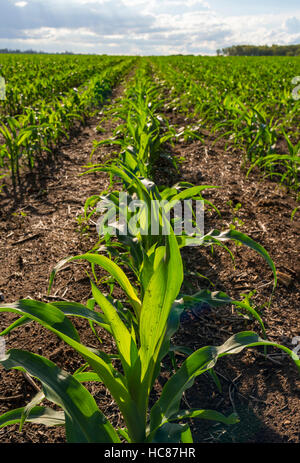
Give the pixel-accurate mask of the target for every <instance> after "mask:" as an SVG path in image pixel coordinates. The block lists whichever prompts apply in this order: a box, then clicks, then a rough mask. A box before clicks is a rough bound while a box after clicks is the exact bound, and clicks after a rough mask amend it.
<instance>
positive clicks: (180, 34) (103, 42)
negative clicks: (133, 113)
mask: <svg viewBox="0 0 300 463" xmlns="http://www.w3.org/2000/svg"><path fill="white" fill-rule="evenodd" d="M0 6H1V21H2V24H3V27H2V28H1V30H0V48H4V47H8V48H14V47H15V48H16V47H18V48H22V49H26V48H29V47H32V48H36V49H39V50H40V49H44V50H45V51H61V50H65V49H68V50H70V51H74V52H83V53H84V52H94V53H106V52H107V53H110V52H111V51H112V50H113V52H114V53H119V54H121V53H127V54H137V53H138V54H171V53H195V54H198V53H199V54H204V53H207V54H215V51H216V49H217V48H223V47H226V46H229V45H233V44H238V43H239V44H242V43H243V44H245V43H249V44H269V45H271V44H273V43H280V44H289V43H296V42H297V41H298V42H299V41H300V9H299V10H297V11H294V12H293V14H292V15H291V14H279V13H278V14H257V15H239V16H237V15H236V16H234V15H232V16H230V15H228V14H227V15H226V16H224V15H222V14H220V13H219V12H218V10H213V9H212V8H211V7H210V4H209V2H208V1H206V0H186V1H183V0H148V1H145V0H64V1H61V0H47V2H43V1H42V0H30V1H28V2H26V1H17V2H15V1H13V0H11V1H9V2H7V0H0ZM25 6H26V8H25Z"/></svg>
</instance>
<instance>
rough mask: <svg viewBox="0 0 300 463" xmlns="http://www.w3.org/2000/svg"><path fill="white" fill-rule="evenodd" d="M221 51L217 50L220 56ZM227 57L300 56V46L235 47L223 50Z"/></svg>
mask: <svg viewBox="0 0 300 463" xmlns="http://www.w3.org/2000/svg"><path fill="white" fill-rule="evenodd" d="M219 52H220V50H217V54H218V55H219ZM222 53H223V54H224V55H225V56H299V55H300V44H299V45H275V44H273V45H272V46H271V47H270V46H268V45H233V46H232V47H227V48H223V49H222Z"/></svg>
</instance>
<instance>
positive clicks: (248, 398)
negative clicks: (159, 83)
mask: <svg viewBox="0 0 300 463" xmlns="http://www.w3.org/2000/svg"><path fill="white" fill-rule="evenodd" d="M121 92H122V88H119V89H118V90H117V91H116V92H115V94H114V97H115V98H116V97H117V96H118V95H120V94H121ZM173 122H174V123H176V124H178V125H181V123H182V121H181V120H180V117H179V116H177V115H176V117H175V118H174V121H173ZM98 123H99V119H98V118H94V119H93V120H91V121H90V122H89V124H88V125H87V127H86V128H84V130H83V131H81V132H80V133H78V135H77V136H76V137H75V138H72V139H71V141H70V142H68V143H66V144H65V145H64V146H62V147H61V148H60V150H59V163H58V164H57V165H56V167H54V166H53V165H48V166H47V165H45V166H44V169H43V170H42V171H40V172H39V176H38V181H37V184H36V186H35V187H34V188H31V189H29V190H28V191H27V194H26V195H24V196H23V199H22V200H20V201H19V203H18V204H17V207H16V206H12V203H11V198H10V197H9V196H7V197H3V198H2V200H1V201H2V204H1V212H0V216H1V223H0V237H1V241H0V259H1V263H2V265H1V271H0V292H2V293H3V294H4V296H5V301H6V302H13V301H15V300H17V299H19V298H26V297H30V298H34V299H38V300H43V301H50V302H51V299H48V298H47V297H46V295H47V294H46V293H47V286H48V278H49V273H50V271H51V269H52V268H53V266H54V265H55V264H56V263H57V262H58V261H59V260H60V259H62V258H64V257H66V256H68V255H74V254H79V253H82V252H85V251H87V250H89V249H90V247H91V246H92V245H93V244H94V243H95V236H96V235H95V232H94V230H93V229H92V228H91V230H90V235H89V236H86V235H81V234H80V233H79V232H78V231H77V229H78V224H77V222H76V220H75V217H76V216H77V217H78V216H79V214H82V212H83V205H84V202H85V200H86V198H87V197H88V196H91V195H92V194H97V193H99V192H100V191H102V190H104V189H105V188H106V187H107V186H108V178H107V176H106V175H104V174H103V175H102V174H99V173H98V174H95V175H94V174H93V175H89V176H83V177H79V176H78V174H79V173H80V172H82V171H83V169H82V166H83V165H84V164H86V163H87V162H88V160H89V156H90V152H91V149H92V141H93V139H95V138H97V139H101V138H107V137H109V136H110V134H111V131H112V128H113V127H114V125H112V124H111V122H110V121H106V122H105V123H104V129H105V131H104V132H103V134H97V133H96V131H95V128H96V126H97V124H98ZM212 141H213V140H212V139H211V138H210V137H209V136H208V135H207V134H206V138H205V144H204V145H203V144H202V143H201V142H192V143H181V144H177V145H176V146H175V148H174V149H171V148H170V150H172V152H173V154H174V155H178V156H179V157H180V156H184V157H185V161H184V162H183V164H182V165H181V167H180V171H181V173H182V174H181V175H180V179H182V180H187V181H190V182H194V183H195V184H200V183H203V184H212V185H220V186H221V187H222V188H221V189H219V190H213V191H208V192H207V194H205V197H206V198H208V199H210V200H211V201H213V203H214V204H215V205H216V206H217V207H218V208H219V209H220V211H221V213H222V217H221V218H219V217H218V216H217V214H216V213H214V212H208V213H207V215H206V228H207V231H208V230H210V229H212V228H218V229H222V228H228V226H229V225H230V224H231V223H232V220H233V214H232V210H231V207H230V206H229V205H228V204H227V203H228V201H232V204H233V207H234V206H235V205H236V204H237V203H241V208H240V209H239V211H238V212H236V216H237V217H238V218H239V219H240V220H242V221H243V225H241V226H240V227H239V229H240V231H243V232H245V233H247V234H249V235H250V236H251V237H252V238H254V239H255V240H257V241H258V242H259V243H260V244H262V245H263V246H264V247H265V248H266V249H267V250H268V252H269V253H270V255H271V257H272V258H273V260H274V261H275V264H276V266H277V268H278V270H279V271H280V272H281V273H282V276H281V278H280V282H279V285H278V288H277V290H276V292H275V295H274V296H273V300H272V304H271V306H270V308H268V307H262V304H264V303H265V302H267V301H268V298H269V296H270V293H271V287H272V275H271V271H270V270H269V268H268V266H267V264H266V263H265V262H264V261H263V260H262V259H261V258H260V257H258V256H257V254H256V253H255V252H254V251H251V250H248V249H246V248H244V247H235V246H231V248H232V250H233V251H234V255H235V258H236V262H235V267H234V266H233V264H232V261H231V259H230V257H229V255H228V254H227V253H226V252H224V251H223V250H221V249H217V248H216V249H215V253H214V256H212V255H211V253H210V252H209V250H208V249H207V248H205V249H204V248H199V249H196V248H191V249H187V250H185V251H184V259H185V265H186V273H187V278H186V281H187V282H188V284H186V288H185V289H186V291H187V292H191V293H192V292H193V291H195V290H197V289H199V288H204V287H209V288H210V289H212V288H213V289H214V290H224V291H226V292H227V293H228V294H229V295H231V296H233V297H236V298H237V299H240V294H241V293H243V292H247V291H250V290H252V289H256V290H257V293H256V295H255V296H254V302H255V304H256V305H257V306H261V309H260V310H261V313H262V315H263V319H264V321H265V325H266V329H267V333H268V335H269V338H270V339H271V340H274V341H278V342H280V343H283V344H284V345H286V346H287V347H291V348H293V347H294V346H292V344H291V342H292V339H293V337H294V336H299V335H300V326H299V323H300V322H299V316H298V315H299V314H298V311H299V302H300V281H299V275H300V272H299V264H298V251H299V244H298V243H299V232H300V227H299V222H298V221H297V215H296V216H295V219H294V221H293V222H291V220H290V215H291V212H292V210H293V208H294V207H295V206H296V203H295V201H294V199H293V197H292V195H289V194H288V193H287V192H286V191H285V190H284V189H282V188H280V187H279V186H278V185H276V184H274V183H271V182H267V181H263V182H262V181H261V179H260V177H259V176H258V175H257V174H255V173H254V174H253V175H252V176H251V177H250V178H249V179H246V178H245V177H244V175H243V174H242V173H241V171H240V162H239V154H238V153H233V152H231V151H228V152H227V153H226V152H225V151H224V143H223V142H222V141H220V142H218V144H217V145H216V146H215V147H212ZM111 152H112V149H110V148H109V147H102V148H101V150H100V151H99V156H100V158H101V159H104V158H106V156H108V155H110V154H111ZM100 158H99V159H100ZM162 169H163V166H161V171H160V172H158V176H160V175H161V176H163V177H165V171H163V170H162ZM178 180H179V176H178V175H175V174H174V178H173V179H172V178H171V176H170V174H169V182H170V183H175V182H176V181H178ZM21 211H22V212H24V213H25V214H26V216H24V217H23V216H22V215H21V214H20V212H21ZM13 213H17V215H12V214H13ZM27 238H30V239H29V240H27V241H22V240H24V239H27ZM83 267H84V266H83V265H81V264H76V265H75V264H72V265H70V266H67V267H66V269H65V270H64V271H62V272H61V273H60V274H59V275H58V276H57V279H56V281H55V287H54V290H53V291H52V293H51V294H52V297H55V298H56V297H57V298H58V299H62V298H65V299H68V300H74V301H76V302H85V301H86V300H87V299H88V297H89V295H90V294H89V281H88V280H87V279H86V278H84V273H83V272H82V269H83ZM193 272H194V273H195V272H199V273H200V274H202V275H205V276H206V277H207V278H209V279H210V281H211V284H209V283H208V282H207V280H205V279H201V278H199V277H197V276H195V274H194V273H193ZM213 285H214V286H213ZM16 318H17V317H15V316H13V315H10V314H4V315H2V316H1V320H0V330H2V329H4V328H6V327H7V326H8V325H9V323H10V322H12V321H13V320H15V319H16ZM74 323H75V325H76V327H77V329H78V330H79V332H80V335H81V339H82V341H83V342H84V343H85V344H87V345H90V346H94V347H97V346H96V345H95V338H94V336H93V335H91V334H90V330H89V329H86V328H87V324H86V323H85V322H83V321H78V319H77V320H75V322H74ZM248 329H249V330H250V329H253V330H255V331H259V326H257V323H255V322H254V321H252V320H246V319H243V318H241V316H239V315H238V314H237V313H236V312H233V311H232V310H231V308H230V307H224V308H221V309H213V310H211V311H210V312H209V313H206V314H204V315H203V316H202V317H201V319H199V320H197V321H195V322H194V323H193V324H191V325H188V324H187V325H183V326H182V327H181V329H180V331H179V332H178V334H177V335H176V337H175V339H174V341H175V343H176V344H180V345H186V346H189V347H192V348H193V349H197V348H199V347H202V346H204V345H207V344H214V345H217V344H221V343H222V342H224V341H225V340H226V339H227V338H228V337H229V336H230V335H232V334H233V333H236V332H237V331H241V330H248ZM101 336H102V337H103V342H104V344H103V345H104V346H105V347H104V348H105V349H106V350H107V352H109V351H111V349H112V348H114V346H112V345H111V342H110V340H109V339H108V338H107V337H105V336H103V333H101ZM7 344H8V348H21V349H22V348H24V349H28V350H30V351H32V352H36V353H39V354H42V355H44V356H45V357H47V358H50V359H51V360H53V361H55V362H56V363H57V364H58V365H59V366H60V367H62V368H64V369H65V370H67V371H69V372H71V373H72V372H74V371H75V370H76V369H77V368H78V367H79V366H80V365H81V364H82V362H81V359H80V358H79V356H77V355H76V354H74V352H73V350H71V349H70V348H69V347H68V346H65V345H64V344H63V343H62V342H61V341H60V340H58V339H57V338H56V337H55V336H54V335H51V334H49V332H48V331H46V330H44V329H43V328H42V327H40V326H38V325H36V324H30V325H28V326H24V327H22V328H19V329H18V330H16V331H14V332H12V333H11V334H10V335H9V336H8V337H7ZM269 354H270V358H269V359H265V358H264V356H263V355H262V351H261V350H259V349H251V350H249V351H247V352H244V353H241V354H239V355H238V356H230V357H228V358H225V359H222V360H221V361H220V362H219V363H218V364H217V367H216V371H217V373H218V374H219V378H220V381H221V383H222V386H223V392H222V393H220V392H218V390H217V388H216V386H215V385H214V383H213V381H212V379H211V378H210V377H209V376H208V375H202V376H201V377H199V378H198V379H197V381H196V382H195V385H194V387H193V388H192V389H190V390H189V391H187V393H186V394H185V397H184V402H185V403H186V404H188V405H189V406H190V407H197V408H211V409H217V410H219V411H223V412H224V413H226V414H229V413H232V412H233V411H235V410H236V411H237V412H238V413H239V415H240V418H241V423H240V424H239V425H236V426H233V427H230V428H227V427H224V426H220V425H216V424H211V423H207V422H195V423H194V424H193V432H194V435H195V441H196V442H263V443H270V442H271V443H285V442H292V443H296V442H299V419H300V401H299V385H300V383H299V375H298V373H297V371H296V368H295V366H294V364H293V363H292V361H290V360H289V359H287V358H286V357H285V356H282V355H279V356H278V355H277V354H278V351H275V350H270V351H269ZM275 354H276V356H275ZM178 359H179V360H180V357H178ZM169 374H170V372H169V364H168V361H166V362H165V364H164V367H163V370H162V378H161V381H160V383H161V384H163V382H164V381H165V380H166V378H167V377H168V376H169ZM88 387H89V389H90V390H91V392H92V393H93V394H94V396H95V399H96V401H97V403H98V404H99V406H100V407H101V409H102V410H103V411H104V413H105V414H106V416H107V417H108V418H109V419H111V421H112V422H113V424H114V425H120V423H121V421H120V420H121V418H120V416H119V414H118V411H117V409H116V407H115V406H114V404H113V403H112V401H111V397H110V395H109V394H108V392H107V391H106V390H105V388H103V387H102V386H101V385H100V386H99V385H95V384H93V385H92V384H89V385H88ZM160 389H161V385H160V384H158V385H157V388H156V390H157V392H159V391H160ZM34 394H35V390H34V388H33V387H32V386H31V385H30V384H29V383H28V381H27V380H26V379H25V378H24V377H23V375H22V374H21V373H20V372H16V371H9V372H6V371H5V370H3V369H1V371H0V413H4V412H5V411H8V410H11V409H13V408H17V407H21V406H24V405H25V404H26V403H28V401H29V400H30V398H31V397H33V395H34ZM64 441H65V436H64V430H63V429H55V428H49V429H47V428H45V427H43V426H33V425H30V424H26V425H25V426H24V428H23V431H22V432H21V433H19V432H18V427H17V426H13V427H7V428H4V429H2V430H0V442H1V443H24V442H29V443H30V442H32V443H45V442H46V443H56V442H64Z"/></svg>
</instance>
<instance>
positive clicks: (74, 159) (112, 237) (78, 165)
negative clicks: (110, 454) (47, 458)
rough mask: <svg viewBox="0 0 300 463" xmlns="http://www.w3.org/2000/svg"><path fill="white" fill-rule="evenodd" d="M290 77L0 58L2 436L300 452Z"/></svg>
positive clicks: (299, 138)
mask: <svg viewBox="0 0 300 463" xmlns="http://www.w3.org/2000/svg"><path fill="white" fill-rule="evenodd" d="M299 76H300V57H236V56H234V57H223V56H218V57H200V56H181V55H180V56H175V55H174V56H153V57H131V56H107V55H103V56H92V55H13V54H7V55H0V78H2V87H1V88H0V238H1V239H0V261H1V267H0V313H1V318H0V442H1V443H63V442H70V443H71V442H73V443H145V444H151V443H174V444H176V443H183V444H185V443H214V444H216V443H299V441H300V439H299V422H300V400H299V399H300V395H299V392H300V389H299V386H300V381H299V379H300V376H299V373H300V358H299V355H298V354H299V352H300V321H299V307H300V264H299V235H300V221H299V218H300V204H299V200H300V77H299ZM0 83H1V80H0Z"/></svg>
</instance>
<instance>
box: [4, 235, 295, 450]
mask: <svg viewBox="0 0 300 463" xmlns="http://www.w3.org/2000/svg"><path fill="white" fill-rule="evenodd" d="M78 259H80V260H82V259H83V260H86V261H88V262H90V263H91V264H93V265H99V266H100V267H102V268H103V269H104V270H106V271H107V272H108V273H109V274H110V275H112V276H113V277H114V278H115V279H116V281H117V282H118V284H119V285H120V287H121V288H122V289H123V291H124V292H125V294H126V297H127V301H128V304H126V306H127V305H129V306H130V310H128V309H127V308H126V309H125V307H124V306H123V305H122V304H121V303H119V304H117V305H116V304H113V302H112V300H111V298H109V297H106V296H104V294H103V293H102V292H101V291H100V289H99V288H98V287H97V285H96V284H95V282H94V281H92V280H91V287H92V294H93V299H92V300H90V301H89V302H88V304H87V306H86V307H85V306H83V305H81V304H75V303H66V302H57V303H54V304H44V303H41V302H37V301H33V300H22V301H19V302H17V303H15V304H1V306H0V311H2V312H5V311H7V312H12V313H16V314H17V315H19V316H20V317H21V318H20V319H19V321H18V322H16V323H14V324H13V325H12V326H10V327H9V328H8V329H7V330H5V331H4V332H2V333H1V335H5V334H7V333H9V332H10V331H11V330H12V329H16V328H17V327H18V326H20V325H22V324H24V323H28V322H30V321H32V320H33V321H36V322H38V323H40V324H41V325H42V326H44V327H45V328H47V329H49V330H50V331H52V332H53V333H55V334H56V335H57V336H58V337H59V338H61V339H62V340H64V341H65V342H66V343H67V344H68V345H69V346H71V347H72V348H74V349H75V350H76V351H77V352H78V353H79V354H80V355H81V356H82V357H83V359H84V361H85V362H86V366H85V367H83V368H81V369H80V370H79V371H77V372H76V373H75V374H74V375H70V374H69V373H67V372H66V371H64V370H61V369H60V368H58V367H57V365H55V364H54V363H53V362H51V361H49V360H47V359H46V358H44V357H42V356H40V355H36V354H32V353H30V352H26V351H22V350H17V349H12V350H9V351H8V352H7V353H6V354H5V355H4V356H3V357H2V358H1V359H0V363H1V364H2V365H3V366H4V367H5V368H6V369H11V368H13V369H20V370H23V371H26V372H27V373H28V374H29V375H31V376H33V377H34V378H36V379H38V380H39V381H40V382H41V384H42V391H41V392H40V393H39V394H38V395H37V396H36V397H34V398H33V400H32V401H31V402H30V403H29V404H28V405H27V406H26V407H23V408H19V409H16V410H13V411H10V412H8V413H6V414H4V415H2V416H1V417H0V426H7V425H10V424H15V423H20V427H22V425H23V423H24V422H27V421H28V422H32V423H43V424H46V425H50V426H53V425H64V426H65V429H66V438H67V441H68V442H76V443H82V442H102V443H108V442H114V443H118V442H121V441H122V440H123V441H127V442H130V443H155V442H169V443H171V442H174V443H178V442H184V443H190V442H193V439H192V434H191V430H190V427H189V425H188V423H187V420H188V419H190V418H193V419H195V418H200V419H201V418H202V419H208V420H214V421H219V422H222V423H225V424H227V425H229V424H232V423H236V422H237V421H238V417H237V416H236V415H235V414H232V415H230V416H227V417H226V416H224V415H222V414H221V413H219V412H217V411H214V410H205V409H201V408H199V409H190V410H184V409H182V408H181V398H182V395H183V393H184V392H185V391H186V389H188V388H190V387H191V386H192V385H193V383H194V380H195V378H196V377H197V376H199V375H201V374H203V373H205V372H207V371H211V369H212V368H213V367H214V366H215V364H216V362H217V361H218V359H220V358H222V357H223V356H225V355H232V354H237V353H240V352H241V351H242V350H243V349H244V348H246V347H254V346H274V347H277V348H280V349H282V350H283V351H284V352H285V353H286V354H288V355H289V356H290V357H291V358H292V359H293V360H294V362H295V364H296V365H297V367H298V369H299V371H300V360H299V357H298V356H297V355H296V354H295V353H294V352H292V351H290V350H289V349H288V348H286V347H284V346H281V345H278V344H275V343H271V342H268V341H266V340H263V339H261V338H260V337H259V336H258V335H257V334H255V333H254V332H241V333H238V334H236V335H234V336H232V337H231V338H229V339H228V340H227V341H226V342H225V343H224V344H223V345H221V346H218V347H217V346H206V347H202V348H201V349H199V350H197V351H195V352H193V353H192V354H191V355H189V356H188V357H187V358H186V360H185V361H184V362H183V364H182V365H181V367H180V368H179V369H178V370H177V371H176V372H175V373H174V374H173V375H172V377H171V378H170V379H169V380H168V381H167V383H166V384H165V385H164V387H163V390H162V392H161V395H160V397H159V399H158V400H157V401H156V402H155V403H154V405H153V406H152V407H150V406H149V399H150V396H151V392H152V390H153V387H154V384H155V381H156V379H157V377H158V375H159V373H160V367H161V362H162V360H163V358H164V357H165V355H166V354H167V353H168V351H169V348H170V339H171V336H172V335H173V334H174V332H175V331H176V329H177V328H178V325H179V317H180V313H181V311H182V310H183V305H184V304H183V301H184V299H183V298H181V299H180V300H179V301H177V299H176V298H177V296H178V294H179V292H180V288H181V285H182V281H183V266H182V260H181V256H180V251H179V246H178V243H177V240H176V238H175V236H174V234H172V233H171V234H170V235H169V236H167V237H166V242H165V245H164V246H159V247H158V248H157V249H156V250H155V251H154V253H153V260H152V261H153V266H152V273H151V275H150V276H149V279H148V281H147V283H146V287H145V288H144V290H143V294H144V296H143V297H142V299H140V298H139V296H138V294H137V292H136V291H135V289H134V288H133V287H132V285H131V283H130V282H129V280H128V278H127V277H126V275H125V273H124V272H123V271H122V270H121V268H120V267H118V266H117V265H116V264H115V263H114V262H112V261H111V260H110V259H108V258H107V257H105V256H100V255H97V254H86V255H82V256H76V257H75V258H73V259H69V260H78ZM66 261H67V260H66ZM62 265H63V264H62V263H60V265H59V267H58V268H57V269H56V271H57V270H59V268H61V267H62ZM220 301H222V295H221V296H220V299H218V296H215V302H216V304H220ZM213 302H214V297H213V296H212V297H211V303H213ZM96 305H98V307H99V308H100V309H101V311H102V312H101V313H99V312H98V311H96V310H95V307H96ZM68 316H72V317H76V316H77V317H82V318H86V319H88V320H89V321H90V322H92V323H93V324H94V325H99V326H101V327H102V328H103V329H105V330H106V331H107V332H108V333H109V334H110V335H111V336H112V338H113V339H114V341H115V344H116V346H117V351H118V353H117V355H116V356H115V358H116V359H117V360H119V361H120V363H121V365H122V368H117V367H116V366H115V365H114V361H113V360H112V358H111V357H110V356H108V355H107V354H105V353H104V352H103V351H101V350H97V349H95V348H89V347H88V346H85V345H83V344H82V343H81V342H80V338H79V335H78V332H77V330H76V328H75V327H74V325H73V324H72V322H71V321H70V319H69V318H68ZM88 368H89V369H88ZM89 381H96V382H102V383H103V384H104V385H105V387H106V388H107V389H108V390H109V392H110V393H111V395H112V397H113V398H114V400H115V402H116V403H117V405H118V407H119V409H120V412H121V413H122V417H123V420H124V428H121V429H114V428H113V426H112V424H111V423H110V422H109V421H108V419H107V418H106V417H105V416H104V415H103V413H102V412H101V410H100V409H99V408H98V406H97V404H96V402H95V400H94V398H93V397H92V395H91V394H90V393H89V392H88V390H87V389H86V388H84V386H83V385H82V383H84V382H89ZM45 398H46V399H47V400H48V401H50V402H52V403H54V404H56V405H58V406H59V407H61V408H62V412H59V411H55V410H53V409H51V408H49V407H46V406H42V405H40V404H41V403H42V401H43V400H44V399H45Z"/></svg>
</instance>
